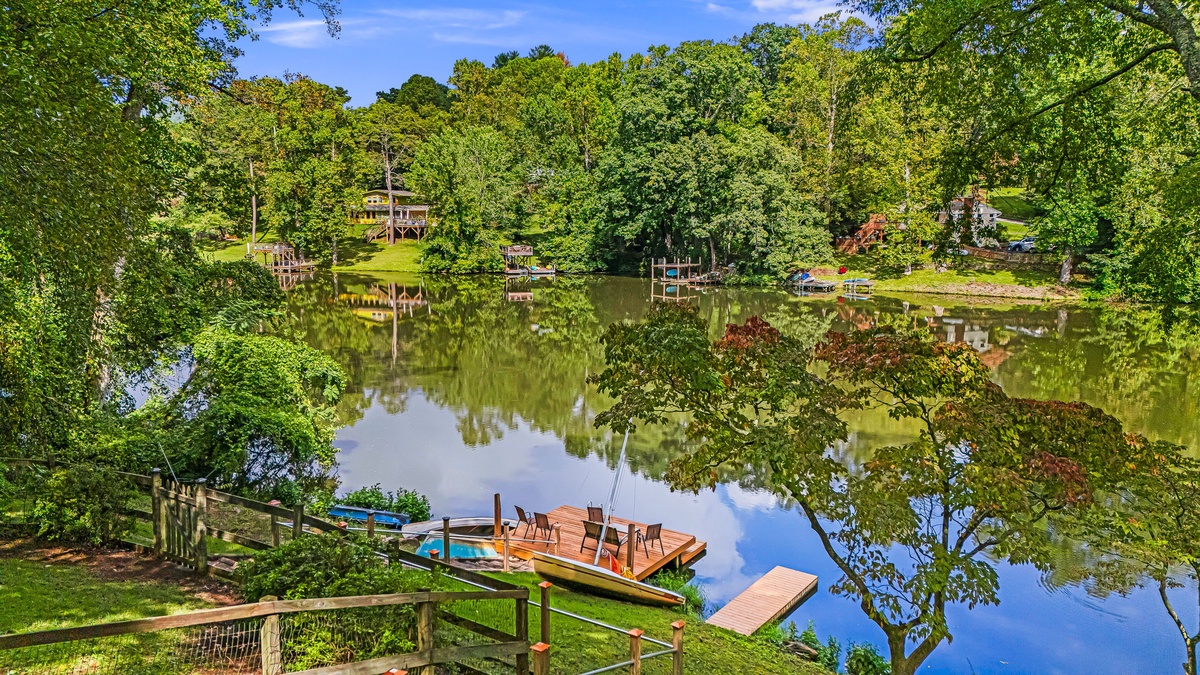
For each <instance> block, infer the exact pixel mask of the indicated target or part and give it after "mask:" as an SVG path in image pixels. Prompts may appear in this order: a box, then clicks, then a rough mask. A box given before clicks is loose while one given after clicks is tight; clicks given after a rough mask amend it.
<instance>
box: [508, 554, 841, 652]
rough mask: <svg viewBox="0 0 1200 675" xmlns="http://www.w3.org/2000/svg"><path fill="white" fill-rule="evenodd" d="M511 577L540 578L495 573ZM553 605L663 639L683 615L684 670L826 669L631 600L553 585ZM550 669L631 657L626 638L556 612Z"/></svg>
mask: <svg viewBox="0 0 1200 675" xmlns="http://www.w3.org/2000/svg"><path fill="white" fill-rule="evenodd" d="M495 576H496V577H497V578H501V579H504V580H506V581H510V582H512V583H518V584H524V585H525V586H528V587H529V588H530V590H531V591H532V592H533V595H532V596H531V597H533V598H534V599H536V598H537V597H538V588H537V585H538V584H539V583H540V582H541V579H540V578H538V577H537V575H534V574H531V573H520V574H509V575H501V574H497V575H495ZM550 604H551V606H552V607H556V608H558V609H562V610H566V611H568V612H573V613H575V614H579V615H581V616H587V617H590V618H592V619H596V620H598V621H602V622H604V623H607V624H610V625H613V626H616V627H618V628H626V629H632V628H637V629H640V630H642V631H644V632H645V634H646V635H647V636H649V637H653V638H656V639H659V640H663V641H665V642H670V640H671V632H672V631H671V623H672V622H675V621H679V620H683V621H684V623H685V627H684V638H683V649H684V654H685V662H684V666H685V672H688V673H776V674H779V675H828V671H825V670H823V669H821V668H820V667H819V666H816V665H814V664H812V663H809V662H807V661H804V660H801V659H799V658H797V657H795V656H792V655H790V654H786V653H784V652H782V651H780V650H779V649H778V648H777V647H775V646H773V645H769V644H766V643H765V642H764V641H762V640H757V639H753V638H748V637H744V636H742V635H738V634H737V633H733V632H731V631H727V630H725V629H723V628H717V627H715V626H709V625H708V624H705V623H702V622H700V621H698V620H697V619H694V618H692V617H688V616H685V615H684V614H683V613H681V612H679V611H676V610H671V609H662V608H656V607H644V606H641V605H632V604H628V603H624V602H619V601H616V600H608V599H604V598H598V597H596V596H592V595H587V594H585V593H578V592H574V591H571V590H569V589H566V588H561V587H557V586H556V587H554V588H552V589H551V599H550ZM538 621H539V613H538V609H537V608H531V610H530V638H531V639H532V640H535V641H536V640H537V639H538V635H539V634H538V630H539V629H538V626H539V623H538ZM550 625H551V640H550V651H551V657H550V662H551V666H550V669H551V671H552V672H556V673H559V672H563V673H569V672H575V673H578V672H584V671H586V670H590V669H593V668H598V667H601V666H604V665H608V664H613V663H618V662H620V661H623V660H625V659H628V658H629V638H628V637H626V636H625V635H621V634H618V633H615V632H613V631H609V630H605V629H603V628H598V627H596V626H592V625H590V624H586V623H583V622H581V621H577V620H574V619H570V618H569V617H565V616H562V615H559V614H555V615H553V616H552V618H551V622H550ZM659 649H660V647H658V646H656V645H653V644H646V643H643V645H642V652H643V653H649V652H653V651H658V650H659ZM643 671H644V672H646V673H648V674H654V673H667V672H670V659H669V658H667V657H660V658H658V659H654V660H653V661H648V662H646V664H645V667H644V669H643Z"/></svg>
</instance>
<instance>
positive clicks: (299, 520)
mask: <svg viewBox="0 0 1200 675" xmlns="http://www.w3.org/2000/svg"><path fill="white" fill-rule="evenodd" d="M302 534H304V503H303V502H301V503H299V504H297V505H295V506H294V507H292V539H299V538H300V535H302Z"/></svg>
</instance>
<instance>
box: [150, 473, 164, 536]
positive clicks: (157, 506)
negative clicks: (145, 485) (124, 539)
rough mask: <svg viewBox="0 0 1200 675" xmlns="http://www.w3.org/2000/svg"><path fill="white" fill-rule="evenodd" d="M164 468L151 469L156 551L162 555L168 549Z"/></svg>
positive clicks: (151, 499) (151, 512) (152, 511)
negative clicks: (163, 490) (163, 484)
mask: <svg viewBox="0 0 1200 675" xmlns="http://www.w3.org/2000/svg"><path fill="white" fill-rule="evenodd" d="M161 491H162V470H160V469H153V470H151V471H150V520H151V521H152V524H153V526H154V553H155V555H162V554H163V553H165V552H166V550H167V545H166V539H165V538H164V537H165V536H166V531H165V530H166V528H165V527H164V525H165V523H166V520H167V519H166V514H164V513H163V503H162V495H161V494H159V492H161Z"/></svg>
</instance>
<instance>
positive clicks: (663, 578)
mask: <svg viewBox="0 0 1200 675" xmlns="http://www.w3.org/2000/svg"><path fill="white" fill-rule="evenodd" d="M650 584H652V585H654V586H658V587H659V588H664V589H666V590H668V591H673V592H675V593H678V594H680V595H682V596H683V607H682V608H681V609H682V611H683V612H684V613H685V614H690V615H692V616H694V617H696V618H698V619H703V618H704V608H705V607H706V606H707V605H708V599H707V598H706V597H704V589H702V588H700V587H699V586H697V585H696V584H694V583H692V575H691V573H689V572H688V571H685V570H666V569H664V570H661V571H659V572H656V573H655V574H654V576H653V577H651V578H650Z"/></svg>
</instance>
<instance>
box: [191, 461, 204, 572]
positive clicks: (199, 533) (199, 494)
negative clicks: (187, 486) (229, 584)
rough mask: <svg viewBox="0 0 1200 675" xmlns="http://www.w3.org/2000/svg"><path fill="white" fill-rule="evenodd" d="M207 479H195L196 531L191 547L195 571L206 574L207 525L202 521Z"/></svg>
mask: <svg viewBox="0 0 1200 675" xmlns="http://www.w3.org/2000/svg"><path fill="white" fill-rule="evenodd" d="M206 483H207V481H206V480H205V479H203V478H197V479H196V531H195V532H194V533H193V534H192V548H193V550H194V551H195V554H196V571H197V572H199V573H200V574H208V541H207V539H206V537H207V536H208V527H207V526H206V525H205V523H204V516H205V512H206V511H207V510H208V494H207V490H208V488H207V486H206V485H205V484H206Z"/></svg>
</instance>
